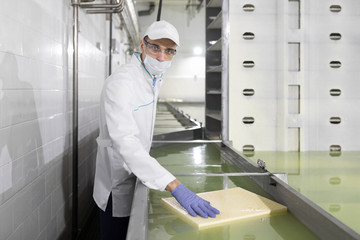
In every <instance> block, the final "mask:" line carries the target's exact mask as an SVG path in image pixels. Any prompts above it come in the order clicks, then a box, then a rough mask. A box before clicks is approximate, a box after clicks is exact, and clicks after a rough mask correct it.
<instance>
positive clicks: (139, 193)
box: [126, 180, 149, 240]
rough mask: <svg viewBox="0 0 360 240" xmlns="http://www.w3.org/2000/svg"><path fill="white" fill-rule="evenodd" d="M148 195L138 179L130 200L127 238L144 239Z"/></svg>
mask: <svg viewBox="0 0 360 240" xmlns="http://www.w3.org/2000/svg"><path fill="white" fill-rule="evenodd" d="M148 195H149V189H148V188H147V187H145V185H144V184H142V183H141V182H140V181H139V180H137V182H136V187H135V192H134V199H133V202H132V207H131V213H130V221H129V228H128V232H127V236H126V239H127V240H145V239H147V232H148V230H147V229H148V218H147V216H148Z"/></svg>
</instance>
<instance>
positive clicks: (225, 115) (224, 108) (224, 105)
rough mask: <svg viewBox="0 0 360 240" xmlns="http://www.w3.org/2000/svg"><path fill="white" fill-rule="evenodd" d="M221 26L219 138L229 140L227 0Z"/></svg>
mask: <svg viewBox="0 0 360 240" xmlns="http://www.w3.org/2000/svg"><path fill="white" fill-rule="evenodd" d="M221 11H222V18H223V19H222V27H221V43H222V46H221V65H222V72H221V117H222V123H221V124H222V127H221V136H222V137H221V139H222V140H223V141H224V142H228V141H229V35H230V29H229V28H230V26H229V25H230V24H229V0H223V4H222V10H221Z"/></svg>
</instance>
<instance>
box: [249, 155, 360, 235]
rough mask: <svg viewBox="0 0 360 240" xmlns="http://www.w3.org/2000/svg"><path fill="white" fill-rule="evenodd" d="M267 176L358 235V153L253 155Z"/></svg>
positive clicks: (359, 180)
mask: <svg viewBox="0 0 360 240" xmlns="http://www.w3.org/2000/svg"><path fill="white" fill-rule="evenodd" d="M248 157H249V158H250V159H251V160H253V161H254V162H256V161H257V159H262V160H264V161H265V162H266V166H267V169H268V170H269V171H270V172H273V173H275V172H285V173H287V174H288V175H287V179H288V184H289V185H290V186H291V187H292V188H294V189H295V190H297V191H298V192H300V193H301V194H303V195H304V196H306V197H307V198H309V199H310V200H311V201H313V202H315V203H316V204H317V205H319V206H320V207H322V208H323V209H324V210H326V211H327V212H329V213H330V214H332V215H333V216H334V217H336V218H337V219H339V220H340V221H342V222H343V223H344V224H346V225H347V226H349V227H350V228H352V229H353V230H354V231H356V232H357V233H359V234H360V186H359V182H360V152H358V151H343V152H335V153H334V152H325V151H321V152H320V151H318V152H315V151H313V152H311V151H310V152H261V151H260V152H257V151H256V152H255V153H254V155H253V154H251V155H249V156H248Z"/></svg>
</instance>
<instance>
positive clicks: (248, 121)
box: [242, 117, 255, 124]
mask: <svg viewBox="0 0 360 240" xmlns="http://www.w3.org/2000/svg"><path fill="white" fill-rule="evenodd" d="M242 121H243V123H245V124H253V123H254V122H255V119H254V118H253V117H243V119H242Z"/></svg>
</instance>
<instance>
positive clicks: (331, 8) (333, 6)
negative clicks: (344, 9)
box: [330, 5, 341, 12]
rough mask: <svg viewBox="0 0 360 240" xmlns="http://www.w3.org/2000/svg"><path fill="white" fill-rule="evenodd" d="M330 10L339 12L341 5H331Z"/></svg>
mask: <svg viewBox="0 0 360 240" xmlns="http://www.w3.org/2000/svg"><path fill="white" fill-rule="evenodd" d="M330 11H331V12H340V11H341V6H340V5H331V6H330Z"/></svg>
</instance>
